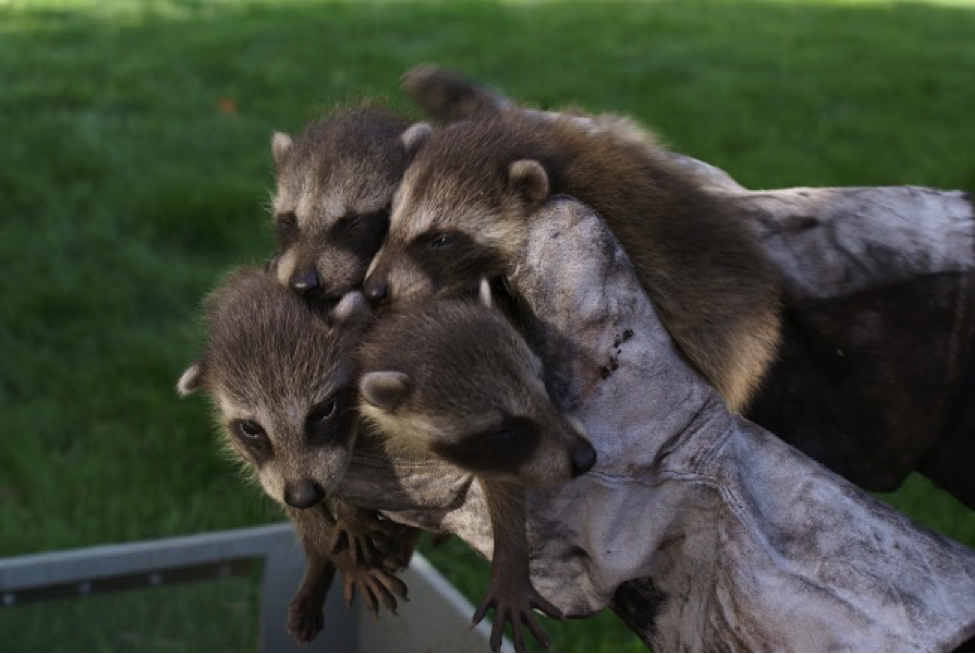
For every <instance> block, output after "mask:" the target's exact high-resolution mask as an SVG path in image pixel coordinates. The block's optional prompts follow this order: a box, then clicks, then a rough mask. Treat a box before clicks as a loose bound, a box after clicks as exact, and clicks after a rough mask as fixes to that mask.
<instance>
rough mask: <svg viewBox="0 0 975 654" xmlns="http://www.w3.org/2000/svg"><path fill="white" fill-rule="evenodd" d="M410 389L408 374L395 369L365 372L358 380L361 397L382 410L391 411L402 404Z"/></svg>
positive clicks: (411, 387)
mask: <svg viewBox="0 0 975 654" xmlns="http://www.w3.org/2000/svg"><path fill="white" fill-rule="evenodd" d="M412 389H413V385H412V384H411V383H410V378H409V376H408V375H407V374H406V373H405V372H397V371H395V370H383V371H381V372H367V373H366V374H365V375H363V377H362V380H361V381H360V382H359V392H360V393H361V394H362V399H364V400H365V401H366V402H368V403H369V404H371V405H373V406H374V407H377V408H379V409H383V410H384V411H392V410H393V409H396V408H397V407H399V406H400V405H401V404H403V402H405V401H406V398H407V397H408V396H409V394H410V391H411V390H412Z"/></svg>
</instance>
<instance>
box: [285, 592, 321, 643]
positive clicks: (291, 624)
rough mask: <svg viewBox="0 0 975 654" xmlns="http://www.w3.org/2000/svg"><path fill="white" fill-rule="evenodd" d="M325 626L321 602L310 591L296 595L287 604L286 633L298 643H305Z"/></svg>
mask: <svg viewBox="0 0 975 654" xmlns="http://www.w3.org/2000/svg"><path fill="white" fill-rule="evenodd" d="M324 626H325V614H324V612H323V610H322V602H321V601H319V600H318V599H317V598H315V597H314V596H312V594H311V593H302V594H299V595H298V596H296V597H295V598H294V599H293V600H291V603H290V604H289V605H288V633H290V634H291V635H292V636H293V637H294V639H295V640H296V641H298V644H299V645H307V644H308V643H310V642H311V641H313V640H315V637H316V636H317V635H318V634H319V633H320V632H321V630H322V628H323V627H324Z"/></svg>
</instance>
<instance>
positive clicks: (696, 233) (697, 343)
mask: <svg viewBox="0 0 975 654" xmlns="http://www.w3.org/2000/svg"><path fill="white" fill-rule="evenodd" d="M555 194H566V195H571V196H574V197H576V198H577V199H579V200H580V201H582V202H583V203H585V204H587V205H589V206H591V207H593V208H594V209H595V210H596V211H598V212H599V214H600V215H601V216H602V217H603V219H604V220H605V221H606V222H607V224H608V225H609V227H610V228H611V229H612V231H613V232H614V234H615V235H616V237H617V238H618V239H619V241H620V243H621V244H622V246H623V249H624V250H625V251H626V253H627V255H628V256H629V258H630V261H631V263H632V264H633V266H634V269H635V270H636V273H637V276H638V277H639V279H640V281H641V283H642V284H643V286H644V288H645V289H646V290H647V292H648V294H649V295H650V297H651V299H652V300H653V301H654V302H655V304H656V306H657V308H658V309H659V310H660V313H661V317H662V319H663V321H664V323H665V325H666V327H667V328H668V330H669V331H670V333H671V335H672V336H673V337H674V339H675V341H676V342H677V344H678V346H679V347H680V348H681V350H682V351H683V352H684V354H685V355H686V356H687V358H688V359H689V360H690V361H691V363H692V364H693V365H695V366H696V367H697V368H698V370H700V371H701V372H702V373H703V374H704V376H705V377H707V378H708V379H709V380H710V381H711V382H712V383H713V384H714V385H715V386H716V387H717V389H718V391H719V392H720V393H721V394H722V396H723V397H724V398H725V400H726V401H727V403H728V404H729V406H730V407H731V408H732V409H733V410H741V409H742V408H743V407H744V406H745V404H746V403H747V401H748V399H749V397H750V395H751V394H752V392H753V391H754V390H755V388H756V386H757V384H758V383H759V381H760V380H761V378H762V375H763V373H764V372H765V370H766V368H767V366H768V365H769V363H770V361H771V360H772V358H773V357H774V353H775V350H776V347H777V343H778V339H779V291H778V284H777V278H776V274H775V271H774V268H773V267H772V265H771V264H770V263H769V262H768V261H767V259H766V257H765V255H764V254H763V252H762V251H761V250H760V249H759V247H758V245H757V243H756V241H755V239H754V236H753V235H752V233H751V232H750V231H749V228H748V227H747V225H746V224H745V222H744V221H743V220H740V219H738V217H737V216H736V215H735V214H734V213H733V209H732V208H730V207H727V206H725V205H723V204H722V203H721V202H720V201H718V200H717V199H716V198H715V197H713V196H712V195H711V194H709V193H708V192H707V191H706V190H704V189H702V188H701V187H700V186H699V184H698V183H697V182H696V181H695V180H694V179H693V178H692V177H689V176H688V175H687V174H686V173H685V172H683V171H682V170H681V169H679V168H677V167H675V166H674V165H672V164H671V163H670V162H668V161H667V159H666V158H665V156H664V154H663V153H660V154H659V155H658V154H655V153H654V152H653V151H652V150H648V149H647V147H646V143H645V142H639V141H637V140H635V139H633V138H626V137H623V138H617V137H615V136H614V132H613V130H609V131H605V132H599V133H593V132H591V131H589V130H586V129H583V128H581V127H580V126H579V125H578V123H577V121H575V120H574V119H572V118H559V117H555V118H552V117H546V118H545V119H541V118H539V117H537V116H535V117H533V116H532V115H529V114H526V113H524V112H518V111H506V112H502V113H500V114H498V115H495V116H489V117H487V118H485V119H483V120H478V121H468V122H460V123H455V124H452V125H449V126H447V127H445V128H444V129H442V130H439V131H438V132H435V133H434V134H433V135H432V136H431V137H430V138H429V139H427V140H426V142H425V143H424V144H423V146H422V147H421V148H420V150H419V152H418V153H417V155H416V158H415V159H414V161H413V163H412V165H411V166H410V168H409V169H408V170H407V173H406V175H405V177H404V180H403V183H402V184H401V186H400V189H399V191H398V192H397V195H396V197H395V198H394V204H393V213H392V218H391V224H390V233H389V236H388V237H387V241H386V244H385V245H384V247H383V249H382V250H381V251H380V253H379V254H378V255H377V257H376V259H375V260H374V261H373V263H372V266H371V267H370V272H369V274H368V279H367V283H366V291H367V295H368V294H370V288H371V287H372V288H374V285H375V284H377V283H378V282H383V283H384V284H385V286H386V287H388V289H387V290H388V295H389V296H391V297H392V300H393V301H394V302H397V301H404V300H408V299H410V298H415V297H417V296H421V295H424V294H428V293H431V292H438V291H441V292H442V291H448V292H450V291H457V290H460V289H461V288H463V287H464V286H465V285H469V284H470V283H471V280H470V279H465V280H460V279H452V280H449V283H448V282H447V281H445V280H437V279H436V273H435V272H434V271H435V270H437V269H439V268H442V267H443V266H452V267H453V268H454V269H457V268H458V264H457V263H456V261H457V260H458V259H464V258H471V257H475V256H476V257H477V258H478V259H479V260H484V261H494V262H497V263H496V265H494V266H493V267H488V268H484V269H480V270H477V271H476V274H478V275H485V274H486V275H501V274H507V273H508V272H510V270H509V269H508V267H509V266H510V265H511V263H512V262H513V261H515V260H516V259H517V257H518V255H519V253H520V251H521V250H522V248H523V247H524V242H525V239H526V238H527V224H528V221H529V220H530V219H531V217H532V215H533V214H534V212H535V211H537V210H538V209H539V208H540V207H541V205H542V204H543V203H544V202H546V201H547V200H548V198H549V197H550V196H551V195H555ZM442 235H453V237H454V238H453V241H454V242H457V241H458V240H459V239H458V238H457V237H458V236H462V237H463V239H466V241H465V243H464V248H463V249H461V250H458V249H457V248H451V247H449V246H448V247H435V246H434V242H435V241H436V240H437V239H439V238H441V237H442ZM452 249H453V250H454V251H451V250H452ZM486 253H490V256H488V255H487V254H486ZM464 274H465V275H467V276H468V277H470V276H471V275H472V274H474V273H470V274H469V273H467V272H466V271H464Z"/></svg>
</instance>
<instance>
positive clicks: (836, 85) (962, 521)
mask: <svg viewBox="0 0 975 654" xmlns="http://www.w3.org/2000/svg"><path fill="white" fill-rule="evenodd" d="M973 35H975V7H973V5H972V4H971V3H968V2H956V3H938V4H934V3H881V2H838V1H831V2H786V1H784V0H774V1H773V0H768V1H765V2H760V1H754V0H753V1H748V2H734V1H727V2H716V1H713V2H697V1H682V2H678V1H676V0H671V1H668V2H664V1H660V2H642V3H641V2H612V1H607V2H600V3H584V2H569V1H566V2H500V3H490V2H471V3H460V2H449V1H447V0H444V1H442V2H421V3H405V2H358V3H351V2H310V1H305V2H298V1H291V2H276V1H273V0H262V1H257V0H253V1H245V2H230V1H222V2H202V1H192V0H159V1H147V2H134V1H125V0H108V1H99V2H94V1H93V0H86V1H82V0H45V1H42V2H30V3H27V2H9V1H8V2H3V1H0V80H3V82H2V85H0V124H2V125H3V128H4V129H3V133H4V138H3V145H2V146H0V236H2V238H0V260H2V261H3V268H4V272H3V274H2V275H0V297H2V298H3V304H2V306H3V313H2V320H0V360H2V361H3V365H2V367H0V409H2V416H3V420H4V433H3V436H2V441H0V556H2V555H15V554H24V553H29V552H35V551H40V550H50V549H60V548H71V547H80V546H85V545H93V544H96V543H103V542H116V541H125V540H131V539H141V538H156V537H162V536H169V535H175V534H186V533H191V532H195V531H201V530H212V529H221V528H230V527H236V526H243V525H249V524H254V523H258V522H262V521H267V520H270V519H276V518H277V517H278V513H277V511H276V510H275V509H274V508H273V507H271V506H270V503H269V502H267V501H266V500H263V499H262V498H261V497H260V496H259V495H258V493H257V492H256V491H255V490H254V489H252V488H250V487H248V486H247V485H246V484H244V483H243V482H242V481H241V480H240V479H239V477H238V476H237V475H236V473H235V471H234V468H233V466H232V465H231V464H229V463H228V462H227V461H225V460H224V459H223V458H222V457H221V455H220V454H219V452H218V448H217V446H216V441H215V438H214V436H213V433H212V429H211V428H210V418H209V416H208V411H207V408H206V406H205V404H204V403H203V402H201V401H198V400H194V401H188V402H179V401H177V400H176V398H175V396H174V393H173V384H174V383H175V380H176V378H177V377H178V376H179V373H180V372H181V371H182V369H183V367H184V366H185V365H186V364H187V363H188V362H189V360H190V359H191V357H192V356H193V352H194V347H195V344H196V343H197V339H198V336H199V334H198V331H197V329H196V326H195V313H196V307H197V305H198V301H199V298H200V297H201V296H202V295H203V294H204V292H205V291H206V290H207V289H208V288H209V287H210V286H211V284H212V283H213V282H214V280H215V278H216V277H217V275H218V274H220V272H221V271H223V270H224V269H225V268H227V267H228V266H230V265H232V264H235V263H239V262H247V261H254V260H260V259H262V258H264V257H265V256H266V255H267V254H268V252H269V251H270V247H271V246H270V238H269V231H268V229H267V212H266V210H265V207H264V205H265V202H266V200H267V196H268V194H267V189H268V188H269V187H270V185H271V170H270V169H271V165H270V161H271V159H270V148H269V145H268V139H269V135H270V133H271V130H272V129H275V128H282V129H288V130H294V129H297V128H299V127H300V126H301V125H302V124H304V123H305V122H306V121H308V120H309V119H311V118H313V117H315V116H316V115H318V114H319V113H320V112H321V111H322V110H325V109H327V108H328V107H330V106H333V105H334V104H335V103H336V102H338V101H342V100H345V99H348V98H353V97H358V96H361V95H377V94H378V95H388V96H390V98H391V101H392V102H393V103H394V104H398V105H401V106H402V105H403V103H402V100H400V99H399V98H398V97H396V82H397V78H398V76H399V74H400V73H401V72H402V71H404V70H405V69H407V68H408V67H409V66H411V65H413V64H416V63H418V62H421V61H436V62H440V63H443V64H445V65H449V66H452V67H455V68H458V69H460V70H464V71H466V72H468V73H470V74H471V75H473V76H476V77H479V78H482V79H484V80H487V81H490V82H491V83H494V84H496V85H498V86H499V87H501V88H503V89H505V90H506V91H507V92H509V93H510V94H512V95H514V96H516V97H519V98H522V99H524V100H527V101H529V102H531V103H533V104H535V105H538V106H542V107H558V106H562V105H565V104H569V103H576V104H578V105H581V106H583V107H586V108H588V109H591V110H610V111H616V112H622V113H628V114H632V115H634V116H637V117H639V118H641V119H642V120H644V121H645V122H647V123H648V124H650V125H652V126H654V127H655V128H656V129H657V130H659V132H660V133H661V134H662V135H663V136H664V137H665V139H666V140H667V141H668V142H669V143H671V144H672V145H673V146H674V147H675V148H677V149H679V150H681V151H683V152H686V153H688V154H691V155H693V156H696V157H699V158H701V159H704V160H706V161H709V162H711V163H713V164H716V165H718V166H721V167H723V168H725V169H726V170H728V171H729V172H730V173H731V174H732V175H733V176H735V177H736V178H737V179H738V180H739V181H741V182H742V183H743V184H745V185H746V186H749V187H754V188H773V187H784V186H792V185H811V186H819V185H887V184H907V183H910V184H922V185H930V186H938V187H945V188H967V189H970V190H971V189H975V156H973V153H975V121H973V120H972V111H973V109H972V108H973V107H975V84H973V83H972V71H973V70H975V48H973V47H972V42H973V41H972V39H973ZM224 99H232V100H233V102H234V103H235V106H236V109H237V110H236V112H234V113H230V114H228V113H224V112H221V111H220V110H219V107H220V105H221V102H223V101H224ZM890 499H891V501H892V502H894V503H895V504H896V505H898V506H901V507H903V508H905V509H906V510H908V511H909V512H910V513H911V515H912V516H914V517H915V518H916V519H917V520H919V521H921V522H922V523H923V524H926V525H928V526H930V527H931V528H933V529H936V530H939V531H941V532H943V533H945V534H947V535H949V536H951V537H953V538H955V539H958V540H960V541H961V542H964V543H966V544H968V545H969V546H975V518H973V517H972V514H971V513H969V512H967V511H965V510H964V509H963V508H962V507H960V506H959V505H957V503H954V502H952V501H951V500H950V498H946V497H945V496H944V495H943V494H942V493H939V492H937V491H935V490H933V489H932V488H930V485H929V484H927V483H926V482H925V481H923V480H921V479H912V480H911V483H909V484H908V485H907V487H906V488H905V489H903V490H902V491H901V492H900V493H899V494H897V495H895V496H894V497H892V498H890ZM462 550H463V548H462V546H460V545H459V544H457V543H451V544H450V545H449V546H446V547H445V549H443V550H439V551H434V552H431V556H432V557H433V558H434V560H435V562H436V563H437V564H438V565H440V566H441V567H442V568H443V569H445V570H447V571H448V572H449V573H450V575H451V578H452V579H454V580H455V581H456V582H457V583H458V584H459V585H460V586H461V587H462V588H463V589H464V590H465V592H467V593H468V594H470V595H471V596H472V597H476V596H477V595H478V593H479V592H480V590H479V589H480V588H482V587H483V584H484V582H485V571H486V567H484V565H483V564H482V563H481V562H477V561H472V560H471V559H470V558H469V557H468V556H466V555H465V554H462ZM201 588H202V587H201ZM179 592H180V593H183V592H185V593H188V594H189V595H187V596H186V597H198V598H199V597H202V599H198V600H197V601H199V602H201V604H200V606H202V607H211V608H201V609H200V611H198V612H195V613H194V615H197V616H201V617H206V618H209V619H203V620H200V621H199V622H200V624H201V625H202V624H205V625H207V626H206V627H205V628H204V627H202V626H201V627H200V628H199V629H198V628H196V627H194V626H193V621H186V620H183V619H182V618H181V616H183V615H184V613H183V612H182V611H183V608H184V606H185V605H186V604H187V602H189V601H190V600H185V601H184V600H182V599H181V600H175V599H173V596H171V595H167V594H166V593H162V592H160V593H159V594H145V595H143V594H137V595H131V596H126V599H123V600H121V603H122V604H124V605H125V606H126V607H129V606H130V605H131V609H132V615H131V616H130V617H128V618H121V619H114V618H112V617H108V618H105V617H100V618H99V617H94V616H93V615H92V614H88V613H84V614H82V613H79V612H78V611H77V610H76V609H75V608H72V607H73V604H72V603H71V602H65V603H58V604H51V605H48V606H47V607H45V608H43V609H41V611H43V613H40V612H37V611H38V609H17V610H10V611H7V610H4V611H0V648H4V649H6V648H10V647H17V648H23V649H31V648H49V649H68V648H74V647H79V648H88V649H106V648H107V649H111V648H116V649H117V648H128V649H149V648H165V649H185V650H191V649H203V648H208V649H213V648H215V649H221V645H220V642H221V641H220V640H214V639H213V634H212V633H209V630H210V629H211V628H212V624H211V623H213V624H217V625H220V624H223V623H222V622H220V621H221V620H223V619H224V618H225V614H226V613H227V611H226V610H225V608H224V607H221V606H219V605H218V604H219V601H218V600H214V601H210V600H208V599H207V598H206V596H205V595H196V593H207V592H210V591H203V590H195V589H186V590H185V591H182V590H181V591H179ZM180 597H184V596H183V595H180ZM211 605H212V606H211ZM103 606H105V607H113V606H117V605H116V604H112V602H111V601H107V602H105V603H104V604H103ZM140 607H141V608H140ZM31 611H34V612H36V616H40V618H31V617H30V615H31V613H29V612H31ZM115 611H116V609H115V608H105V609H104V610H103V611H102V613H105V612H108V613H110V614H114V613H115ZM140 616H141V617H140ZM120 620H121V621H123V622H125V625H126V629H125V632H126V633H127V634H129V635H131V636H132V638H134V639H135V640H131V641H126V640H121V641H120V640H115V641H111V642H110V641H108V640H104V639H100V637H95V636H94V635H93V634H95V633H96V632H97V631H98V630H99V629H101V628H102V627H100V626H99V625H103V626H105V628H107V629H111V628H112V624H118V623H119V621H120ZM166 620H174V621H176V623H177V624H183V625H184V626H185V628H184V629H181V630H174V632H173V633H175V634H177V635H174V636H173V637H172V638H173V640H168V641H160V640H158V639H156V638H155V637H154V636H152V635H151V634H152V633H156V632H155V631H153V629H154V626H155V625H156V623H157V622H158V623H161V624H162V623H164V624H172V623H171V622H166ZM551 628H552V630H553V631H555V632H557V633H556V641H555V644H554V646H553V647H554V649H562V650H583V649H585V650H615V649H633V648H634V647H635V646H636V645H637V643H636V641H635V639H634V638H633V637H632V636H631V635H629V634H628V633H627V632H626V631H625V630H623V629H622V628H621V627H619V625H618V624H616V623H615V622H614V619H613V618H612V617H611V616H609V617H606V618H603V617H600V618H598V619H594V620H587V621H582V622H576V623H571V624H569V625H556V626H553V627H551ZM227 629H228V632H229V631H234V630H236V631H234V633H235V634H236V633H252V632H247V631H246V629H245V630H244V631H243V632H241V631H240V630H239V629H238V627H228V628H227ZM218 631H219V630H218ZM18 632H19V633H20V634H21V635H23V636H24V637H23V638H21V636H18V635H15V634H18ZM35 632H36V633H37V634H41V633H42V632H43V634H42V635H43V636H44V638H45V640H43V642H41V641H39V640H35V639H32V638H27V637H26V635H28V634H35ZM141 633H145V634H146V636H145V639H144V640H138V638H139V634H141ZM247 638H252V637H245V639H244V640H240V641H233V642H232V643H231V641H228V643H231V644H230V645H229V646H231V647H247V646H249V645H253V640H247Z"/></svg>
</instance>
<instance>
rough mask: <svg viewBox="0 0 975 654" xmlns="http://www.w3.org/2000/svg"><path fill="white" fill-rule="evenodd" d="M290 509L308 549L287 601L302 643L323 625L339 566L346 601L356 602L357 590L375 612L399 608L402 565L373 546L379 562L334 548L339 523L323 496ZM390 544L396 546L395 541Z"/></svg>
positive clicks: (291, 624) (293, 630) (292, 624)
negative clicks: (301, 572)
mask: <svg viewBox="0 0 975 654" xmlns="http://www.w3.org/2000/svg"><path fill="white" fill-rule="evenodd" d="M352 508H353V509H354V507H352ZM287 511H288V515H289V516H290V517H291V520H292V522H293V523H294V525H295V527H296V529H297V532H298V536H299V539H300V540H301V544H302V547H303V548H304V550H305V574H304V576H303V577H302V580H301V584H300V585H299V587H298V591H297V592H296V593H295V596H294V598H292V600H291V603H290V604H289V606H288V631H290V632H291V634H292V635H293V636H294V637H295V639H296V640H297V641H298V642H299V643H308V642H310V641H312V640H314V638H315V636H317V635H318V633H319V632H320V631H321V630H322V627H323V626H324V623H325V619H324V613H323V609H324V605H325V598H326V596H327V595H328V590H329V588H330V587H331V585H332V579H333V578H334V576H335V570H336V569H338V571H339V572H340V573H342V581H343V587H342V595H343V598H344V599H345V604H346V606H350V605H351V604H352V599H353V598H354V597H355V594H356V591H357V590H358V592H359V594H360V595H361V596H362V598H363V600H364V601H365V602H366V603H367V606H368V608H369V610H370V611H372V613H373V614H377V613H378V611H379V605H380V604H382V605H383V606H384V607H385V608H386V609H387V610H389V611H392V612H394V613H395V612H396V607H397V597H399V598H402V599H406V591H407V588H406V584H404V583H403V582H402V581H401V580H399V579H398V578H397V577H396V576H395V574H394V573H395V572H396V570H397V569H398V567H402V566H398V567H389V568H387V567H385V566H384V564H383V563H382V561H383V560H386V561H390V559H389V557H378V555H376V554H375V553H374V552H372V551H370V552H369V553H368V556H369V558H376V559H377V560H379V561H380V563H379V564H371V563H367V562H366V561H365V560H363V559H362V558H353V556H352V554H351V552H350V551H349V550H344V551H340V552H334V551H333V545H334V543H335V540H336V531H337V530H336V524H335V520H334V519H333V518H332V515H331V514H330V513H329V511H328V508H327V506H326V505H325V503H324V502H323V503H321V504H319V505H317V506H315V507H312V508H310V509H292V508H288V510H287ZM404 529H408V528H406V527H404ZM353 538H357V536H353ZM414 543H415V541H414ZM389 547H390V548H391V549H392V545H390V546H389Z"/></svg>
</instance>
